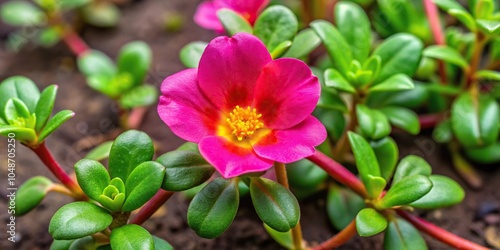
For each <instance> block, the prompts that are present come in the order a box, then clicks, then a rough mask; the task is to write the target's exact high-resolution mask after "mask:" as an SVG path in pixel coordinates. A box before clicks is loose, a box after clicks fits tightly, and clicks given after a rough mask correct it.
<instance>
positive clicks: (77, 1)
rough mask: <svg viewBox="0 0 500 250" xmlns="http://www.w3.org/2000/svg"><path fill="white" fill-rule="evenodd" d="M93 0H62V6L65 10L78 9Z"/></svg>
mask: <svg viewBox="0 0 500 250" xmlns="http://www.w3.org/2000/svg"><path fill="white" fill-rule="evenodd" d="M91 2H92V0H66V1H61V8H62V9H65V10H69V9H76V8H80V7H82V6H85V5H87V4H89V3H91Z"/></svg>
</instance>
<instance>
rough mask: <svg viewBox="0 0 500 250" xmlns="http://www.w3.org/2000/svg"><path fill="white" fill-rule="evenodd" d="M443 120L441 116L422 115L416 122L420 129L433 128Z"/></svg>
mask: <svg viewBox="0 0 500 250" xmlns="http://www.w3.org/2000/svg"><path fill="white" fill-rule="evenodd" d="M442 119H443V114H441V113H438V114H424V115H419V116H418V121H419V122H420V128H421V129H426V128H434V127H435V126H436V125H437V124H438V123H439V122H440V121H441V120H442Z"/></svg>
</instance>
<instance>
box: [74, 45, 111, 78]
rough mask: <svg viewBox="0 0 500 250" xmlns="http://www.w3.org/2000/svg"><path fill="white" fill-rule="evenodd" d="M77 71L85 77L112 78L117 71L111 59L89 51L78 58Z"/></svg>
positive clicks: (95, 51)
mask: <svg viewBox="0 0 500 250" xmlns="http://www.w3.org/2000/svg"><path fill="white" fill-rule="evenodd" d="M78 69H79V70H80V72H82V73H83V74H84V75H86V76H87V77H89V76H96V75H100V76H107V77H113V76H114V75H115V74H116V73H117V69H116V66H115V64H114V63H113V61H112V60H111V58H109V57H108V56H107V55H105V54H104V53H102V52H100V51H97V50H89V51H87V52H85V53H83V54H82V55H80V56H79V57H78Z"/></svg>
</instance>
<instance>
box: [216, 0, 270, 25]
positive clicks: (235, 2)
mask: <svg viewBox="0 0 500 250" xmlns="http://www.w3.org/2000/svg"><path fill="white" fill-rule="evenodd" d="M269 2H270V0H215V1H214V4H215V5H216V6H217V7H220V8H229V9H232V10H233V11H235V12H238V13H240V14H241V15H243V16H244V17H245V18H246V19H247V20H248V21H249V22H250V23H252V24H253V23H254V22H255V19H257V16H258V14H259V13H260V12H261V11H262V10H263V9H264V8H265V7H266V6H267V5H268V4H269Z"/></svg>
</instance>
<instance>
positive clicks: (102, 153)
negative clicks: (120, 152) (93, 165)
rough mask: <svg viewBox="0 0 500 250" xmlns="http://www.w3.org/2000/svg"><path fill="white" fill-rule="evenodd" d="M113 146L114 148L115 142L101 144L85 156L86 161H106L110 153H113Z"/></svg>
mask: <svg viewBox="0 0 500 250" xmlns="http://www.w3.org/2000/svg"><path fill="white" fill-rule="evenodd" d="M111 146H113V141H107V142H103V143H101V144H100V145H99V146H97V147H95V148H94V149H92V150H90V152H88V154H87V155H86V156H85V158H86V159H91V160H95V161H100V160H104V159H106V158H108V157H109V152H110V151H111Z"/></svg>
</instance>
